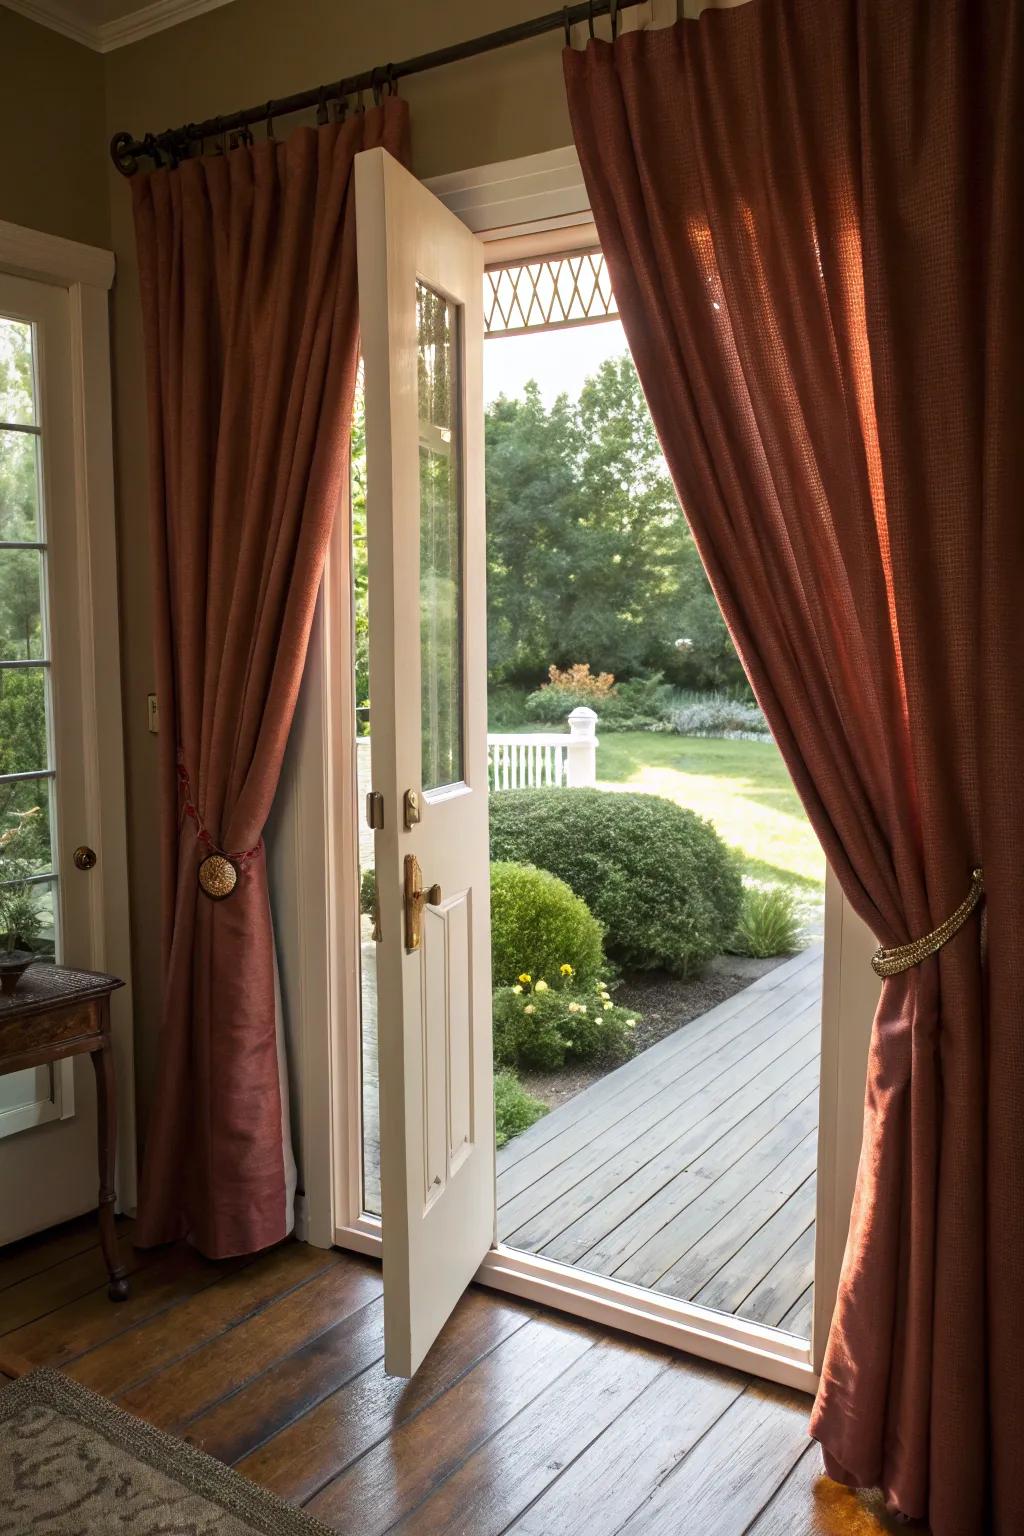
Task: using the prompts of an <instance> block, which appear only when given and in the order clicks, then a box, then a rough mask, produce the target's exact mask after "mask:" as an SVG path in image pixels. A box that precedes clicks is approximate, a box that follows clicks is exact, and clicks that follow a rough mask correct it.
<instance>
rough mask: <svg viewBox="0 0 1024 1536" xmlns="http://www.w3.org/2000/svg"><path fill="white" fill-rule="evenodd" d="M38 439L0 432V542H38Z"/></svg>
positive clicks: (0, 429) (32, 433) (17, 433)
mask: <svg viewBox="0 0 1024 1536" xmlns="http://www.w3.org/2000/svg"><path fill="white" fill-rule="evenodd" d="M38 458H39V439H38V437H36V435H35V433H34V432H11V431H10V430H6V431H5V430H4V429H3V428H0V540H3V541H6V542H10V543H21V542H24V543H34V542H35V541H36V540H37V539H38V538H39V473H38Z"/></svg>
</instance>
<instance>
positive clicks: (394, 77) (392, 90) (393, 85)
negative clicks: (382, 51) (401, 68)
mask: <svg viewBox="0 0 1024 1536" xmlns="http://www.w3.org/2000/svg"><path fill="white" fill-rule="evenodd" d="M386 68H387V74H388V78H387V85H388V95H389V96H397V95H398V74H397V72H396V70H395V66H394V65H393V64H388V65H387V66H386Z"/></svg>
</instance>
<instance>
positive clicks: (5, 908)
mask: <svg viewBox="0 0 1024 1536" xmlns="http://www.w3.org/2000/svg"><path fill="white" fill-rule="evenodd" d="M0 943H2V944H5V945H6V944H8V943H9V944H10V947H11V948H12V949H31V950H34V951H35V954H36V956H37V958H38V959H40V960H55V959H56V958H57V950H58V936H57V882H56V880H36V881H33V882H31V883H27V884H21V885H17V886H10V885H0Z"/></svg>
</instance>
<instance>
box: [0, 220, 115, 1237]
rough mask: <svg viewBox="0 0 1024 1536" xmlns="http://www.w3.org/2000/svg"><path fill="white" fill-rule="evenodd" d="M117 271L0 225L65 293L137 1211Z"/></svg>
mask: <svg viewBox="0 0 1024 1536" xmlns="http://www.w3.org/2000/svg"><path fill="white" fill-rule="evenodd" d="M114 270H115V262H114V254H113V252H112V251H106V250H102V249H100V248H99V247H97V246H91V245H83V244H81V243H80V242H78V241H75V240H65V239H62V238H61V237H60V236H57V235H49V234H44V233H42V232H40V231H39V230H33V229H26V228H24V227H22V226H21V225H18V224H10V223H6V222H4V221H0V272H3V273H4V274H5V275H9V276H11V277H18V278H27V279H28V280H29V281H31V282H37V283H43V284H47V285H49V286H51V287H57V288H61V289H64V290H65V291H66V292H67V295H68V312H69V332H70V342H71V377H70V380H69V392H70V397H71V412H72V421H71V433H70V439H71V454H72V462H71V466H70V468H71V484H72V485H73V506H72V508H71V509H70V512H71V515H72V518H73V523H74V536H75V548H76V551H77V556H78V622H79V630H78V637H77V638H78V649H79V658H80V672H79V680H80V684H81V714H82V720H83V761H82V781H83V795H84V800H85V825H84V826H83V827H82V829H81V840H82V841H83V842H85V843H88V844H90V845H91V846H93V847H95V848H97V849H99V850H100V853H101V857H100V858H99V860H98V861H97V864H96V868H95V869H94V870H93V871H92V872H91V874H90V876H89V885H88V889H87V893H86V895H87V906H88V925H89V956H88V964H89V966H90V968H92V969H94V970H101V971H107V972H110V973H111V974H113V975H116V976H118V977H120V978H121V979H122V980H123V982H124V986H123V987H122V988H121V989H120V990H119V991H118V992H116V993H115V994H114V996H113V997H112V999H111V1035H112V1039H113V1049H114V1059H115V1064H116V1072H117V1089H118V1093H117V1099H118V1104H117V1108H118V1139H117V1158H118V1163H117V1193H118V1209H119V1210H123V1211H129V1212H134V1209H135V1202H136V1188H137V1185H136V1143H135V1071H134V1050H133V1009H132V984H131V948H130V944H131V938H130V927H129V907H128V850H127V833H126V824H125V782H124V746H123V734H122V733H123V720H122V700H121V650H120V637H119V627H118V588H117V536H116V526H115V518H114V457H113V413H112V405H111V379H110V316H109V293H110V288H111V285H112V283H113V281H114ZM70 959H71V960H75V959H77V957H74V956H73V957H70ZM79 963H82V962H81V961H80V962H79Z"/></svg>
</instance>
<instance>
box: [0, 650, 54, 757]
mask: <svg viewBox="0 0 1024 1536" xmlns="http://www.w3.org/2000/svg"><path fill="white" fill-rule="evenodd" d="M49 766H50V762H49V751H48V746H47V733H46V668H45V667H2V666H0V774H5V773H39V772H41V771H44V770H45V769H47V768H49Z"/></svg>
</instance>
